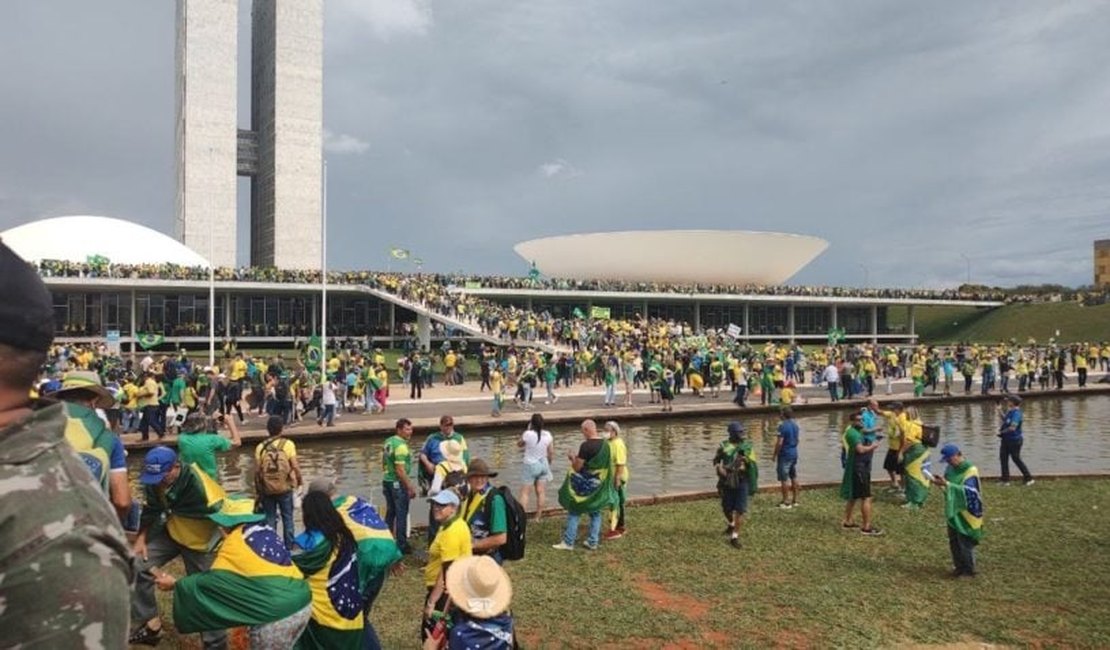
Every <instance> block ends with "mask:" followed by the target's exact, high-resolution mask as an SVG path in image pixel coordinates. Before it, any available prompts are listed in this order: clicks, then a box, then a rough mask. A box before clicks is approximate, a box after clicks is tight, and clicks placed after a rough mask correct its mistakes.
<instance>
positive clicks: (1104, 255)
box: [1095, 239, 1110, 287]
mask: <svg viewBox="0 0 1110 650" xmlns="http://www.w3.org/2000/svg"><path fill="white" fill-rule="evenodd" d="M1095 286H1096V287H1110V239H1099V240H1096V241H1095Z"/></svg>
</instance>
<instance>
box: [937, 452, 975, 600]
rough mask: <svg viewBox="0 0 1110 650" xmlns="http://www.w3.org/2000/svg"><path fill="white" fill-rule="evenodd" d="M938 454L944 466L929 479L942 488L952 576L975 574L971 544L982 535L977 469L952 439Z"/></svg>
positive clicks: (973, 546)
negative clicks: (940, 474)
mask: <svg viewBox="0 0 1110 650" xmlns="http://www.w3.org/2000/svg"><path fill="white" fill-rule="evenodd" d="M940 458H941V460H943V461H944V462H945V463H946V464H947V465H948V467H947V468H946V469H945V470H944V476H933V477H932V480H933V482H934V483H936V484H937V485H938V486H940V487H941V488H943V489H944V518H945V521H946V522H947V524H948V549H949V551H950V552H951V553H952V564H953V565H954V566H955V568H954V569H953V571H952V575H953V577H957V578H961V577H966V578H973V577H975V547H976V546H978V544H979V542H980V540H982V539H983V485H982V483H981V482H980V481H979V470H978V469H977V468H976V467H975V466H974V465H972V464H971V462H970V461H968V460H967V459H966V458H964V455H963V452H961V451H960V448H959V447H957V446H956V445H955V444H953V443H948V444H946V445H944V447H941V450H940Z"/></svg>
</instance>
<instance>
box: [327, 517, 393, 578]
mask: <svg viewBox="0 0 1110 650" xmlns="http://www.w3.org/2000/svg"><path fill="white" fill-rule="evenodd" d="M332 503H333V505H334V506H335V509H336V510H338V511H339V516H340V517H342V518H343V523H345V524H347V528H349V529H350V531H351V534H352V535H354V537H355V542H356V543H357V544H358V576H359V589H360V590H363V589H365V588H366V585H367V583H369V582H370V581H371V580H372V579H374V578H375V577H377V576H378V575H379V574H381V573H384V572H385V571H386V570H388V569H389V567H391V566H393V563H394V562H396V561H397V560H399V559H401V550H400V549H399V548H398V547H397V542H396V541H394V540H393V534H392V533H390V532H389V527H388V526H386V524H385V520H384V519H382V518H381V516H379V515H378V511H377V510H375V509H374V506H372V505H370V503H369V502H367V501H365V500H363V499H360V498H359V497H355V496H345V497H338V498H336V499H335V501H333V502H332Z"/></svg>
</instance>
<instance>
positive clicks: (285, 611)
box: [155, 496, 361, 648]
mask: <svg viewBox="0 0 1110 650" xmlns="http://www.w3.org/2000/svg"><path fill="white" fill-rule="evenodd" d="M254 510H255V507H254V499H252V498H250V497H246V496H242V497H239V496H233V497H228V498H225V499H224V500H223V502H222V503H221V504H220V509H219V510H217V511H216V512H213V513H211V514H209V515H208V518H209V519H210V520H211V521H212V523H213V524H215V525H216V526H218V531H219V534H220V537H221V540H220V541H219V543H218V546H217V547H216V551H215V553H216V557H215V559H214V560H213V561H212V566H211V568H209V569H207V570H205V571H201V572H195V573H191V574H189V575H187V576H185V577H184V578H180V579H178V578H174V577H173V576H172V575H170V574H168V573H161V572H160V573H158V574H157V575H156V576H155V584H156V585H157V586H158V588H159V589H161V590H163V591H172V592H173V623H174V626H175V627H176V628H177V630H178V632H181V633H183V634H190V633H193V632H206V631H217V630H218V631H220V632H223V631H224V630H226V629H227V628H230V627H248V628H250V641H251V646H250V647H251V648H291V647H293V644H294V643H295V642H296V641H297V639H298V638H300V636H301V633H302V632H304V629H305V626H307V625H308V621H309V618H310V617H311V616H312V592H311V591H310V589H309V586H308V582H307V581H305V579H304V574H302V573H301V570H300V569H298V568H297V567H296V566H295V565H294V564H293V560H292V558H291V557H290V555H289V551H288V550H286V548H285V544H283V543H282V541H281V538H280V537H278V534H277V533H276V532H274V529H273V528H270V527H269V526H267V525H266V524H265V522H264V519H265V518H266V517H265V515H263V514H262V513H260V512H255V511H254ZM359 605H361V603H359Z"/></svg>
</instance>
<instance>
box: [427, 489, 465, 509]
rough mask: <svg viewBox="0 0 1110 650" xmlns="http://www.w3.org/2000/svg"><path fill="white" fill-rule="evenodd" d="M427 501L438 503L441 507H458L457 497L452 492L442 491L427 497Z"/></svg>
mask: <svg viewBox="0 0 1110 650" xmlns="http://www.w3.org/2000/svg"><path fill="white" fill-rule="evenodd" d="M428 501H431V502H432V503H438V504H439V505H441V506H457V505H459V495H457V494H455V491H454V490H443V491H440V492H437V493H436V495H435V496H434V497H428Z"/></svg>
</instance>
